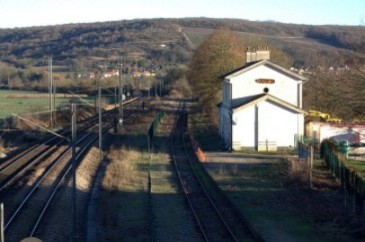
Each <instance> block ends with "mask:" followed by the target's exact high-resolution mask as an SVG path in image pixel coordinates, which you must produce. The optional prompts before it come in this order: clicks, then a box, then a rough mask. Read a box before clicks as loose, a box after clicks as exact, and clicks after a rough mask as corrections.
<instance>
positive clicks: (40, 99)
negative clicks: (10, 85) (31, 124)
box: [0, 90, 70, 119]
mask: <svg viewBox="0 0 365 242" xmlns="http://www.w3.org/2000/svg"><path fill="white" fill-rule="evenodd" d="M69 99H70V98H67V97H59V96H57V97H56V106H59V105H60V104H61V103H64V102H67V101H68V100H69ZM48 109H49V99H48V93H41V92H31V91H18V90H0V119H4V118H6V117H9V116H11V114H12V113H16V114H23V113H31V112H40V111H47V110H48Z"/></svg>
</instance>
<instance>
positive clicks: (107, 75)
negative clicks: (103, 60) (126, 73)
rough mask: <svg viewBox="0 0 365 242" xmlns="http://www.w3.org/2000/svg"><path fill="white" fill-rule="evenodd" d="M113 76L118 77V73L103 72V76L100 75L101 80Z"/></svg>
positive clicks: (113, 71)
mask: <svg viewBox="0 0 365 242" xmlns="http://www.w3.org/2000/svg"><path fill="white" fill-rule="evenodd" d="M113 76H119V72H118V71H116V70H112V71H107V72H104V74H103V75H102V79H104V78H109V77H113Z"/></svg>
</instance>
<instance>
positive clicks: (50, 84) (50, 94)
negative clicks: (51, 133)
mask: <svg viewBox="0 0 365 242" xmlns="http://www.w3.org/2000/svg"><path fill="white" fill-rule="evenodd" d="M48 82H49V83H48V89H49V113H50V126H51V127H52V126H53V97H52V93H53V74H52V57H50V58H49V59H48Z"/></svg>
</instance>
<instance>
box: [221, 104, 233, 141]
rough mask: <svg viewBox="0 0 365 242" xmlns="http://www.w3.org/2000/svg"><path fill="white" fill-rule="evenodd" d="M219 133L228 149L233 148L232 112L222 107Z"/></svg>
mask: <svg viewBox="0 0 365 242" xmlns="http://www.w3.org/2000/svg"><path fill="white" fill-rule="evenodd" d="M219 122H220V123H219V133H220V135H221V137H222V138H223V141H224V143H225V144H226V146H227V147H229V148H231V147H230V146H231V140H232V138H231V137H232V132H231V131H232V129H231V117H230V110H229V109H228V108H227V107H226V106H224V105H222V106H221V108H220V119H219Z"/></svg>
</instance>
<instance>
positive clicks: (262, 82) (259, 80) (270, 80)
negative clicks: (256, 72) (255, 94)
mask: <svg viewBox="0 0 365 242" xmlns="http://www.w3.org/2000/svg"><path fill="white" fill-rule="evenodd" d="M255 81H256V82H257V83H260V84H274V83H275V80H274V79H264V78H260V79H256V80H255Z"/></svg>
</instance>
